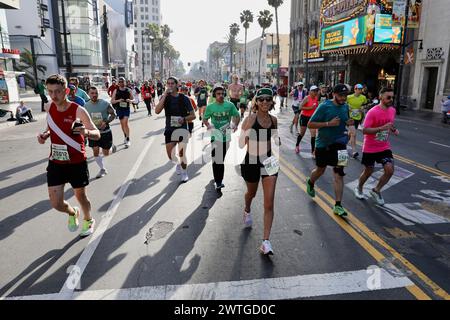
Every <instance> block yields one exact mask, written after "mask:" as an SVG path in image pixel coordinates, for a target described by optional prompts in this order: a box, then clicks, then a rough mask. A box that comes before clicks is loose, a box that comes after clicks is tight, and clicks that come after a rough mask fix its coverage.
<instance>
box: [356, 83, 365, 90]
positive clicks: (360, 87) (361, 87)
mask: <svg viewBox="0 0 450 320" xmlns="http://www.w3.org/2000/svg"><path fill="white" fill-rule="evenodd" d="M363 88H364V86H363V85H362V84H359V83H358V84H357V85H355V89H363Z"/></svg>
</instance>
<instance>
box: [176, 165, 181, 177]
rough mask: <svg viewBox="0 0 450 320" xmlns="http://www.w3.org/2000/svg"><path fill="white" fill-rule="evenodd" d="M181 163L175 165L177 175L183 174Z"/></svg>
mask: <svg viewBox="0 0 450 320" xmlns="http://www.w3.org/2000/svg"><path fill="white" fill-rule="evenodd" d="M181 170H182V169H181V164H177V166H176V167H175V171H176V173H177V175H180V174H181Z"/></svg>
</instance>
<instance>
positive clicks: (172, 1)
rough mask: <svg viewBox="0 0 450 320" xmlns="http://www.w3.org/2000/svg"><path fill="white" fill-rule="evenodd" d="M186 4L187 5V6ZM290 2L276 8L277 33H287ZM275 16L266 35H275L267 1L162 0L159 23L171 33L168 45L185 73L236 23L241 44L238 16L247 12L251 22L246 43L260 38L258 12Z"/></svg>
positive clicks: (241, 35) (223, 40) (221, 39)
mask: <svg viewBox="0 0 450 320" xmlns="http://www.w3.org/2000/svg"><path fill="white" fill-rule="evenodd" d="M187 2H188V3H187ZM290 6H291V1H290V0H284V3H283V4H282V6H281V7H280V8H279V9H278V21H279V29H280V34H288V33H289V23H290V21H289V20H290ZM265 9H267V10H270V11H271V12H272V13H273V14H274V21H273V23H272V27H271V28H269V29H268V30H267V32H269V33H271V32H274V33H275V32H276V25H275V12H274V9H273V8H272V7H270V6H269V5H268V4H267V0H191V1H180V0H161V14H162V23H163V24H168V25H169V27H170V28H171V29H172V30H173V33H172V34H171V35H170V42H171V43H172V45H173V46H174V47H175V49H176V50H178V51H179V52H180V55H181V56H180V59H181V60H182V61H183V63H184V66H185V68H186V70H189V67H188V66H187V63H188V62H196V61H200V60H205V61H206V50H207V49H208V46H209V44H210V43H213V42H214V41H220V42H226V39H225V37H226V35H227V33H228V32H229V26H230V25H231V24H232V23H234V22H236V23H237V24H239V25H240V27H241V31H240V32H239V34H238V40H239V41H241V42H242V43H243V42H244V38H245V36H244V35H245V32H244V28H243V27H242V25H241V22H240V13H241V12H242V11H244V10H250V11H252V12H253V15H254V22H253V23H252V24H251V25H250V28H249V29H248V41H251V40H253V39H255V38H258V37H260V36H261V28H260V26H259V24H258V21H257V18H256V17H257V15H258V13H259V11H261V10H265Z"/></svg>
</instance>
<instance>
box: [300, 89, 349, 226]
mask: <svg viewBox="0 0 450 320" xmlns="http://www.w3.org/2000/svg"><path fill="white" fill-rule="evenodd" d="M349 93H350V90H349V89H348V87H347V86H346V85H344V84H338V85H336V86H335V87H334V89H333V100H327V101H325V102H323V103H322V104H320V105H319V107H318V108H317V110H316V111H315V112H314V114H313V116H312V117H311V119H310V121H309V123H308V128H309V129H318V135H317V138H316V168H315V169H314V170H313V171H312V173H311V176H310V177H309V178H308V179H307V181H306V188H307V193H308V194H309V195H310V196H311V197H313V198H314V197H315V195H316V192H315V190H314V186H315V183H316V182H317V180H318V179H319V178H320V177H321V176H322V175H323V174H324V173H325V171H326V169H327V166H331V167H333V172H334V190H335V199H336V203H335V205H334V207H333V212H334V213H335V214H336V215H338V216H341V217H342V216H346V215H347V212H346V211H345V209H344V207H343V206H342V194H343V192H344V176H345V173H344V168H345V167H346V166H347V165H348V152H347V143H348V133H347V129H346V127H347V126H351V125H353V120H352V119H350V117H349V113H348V110H349V107H348V104H347V103H346V101H347V95H348V94H349Z"/></svg>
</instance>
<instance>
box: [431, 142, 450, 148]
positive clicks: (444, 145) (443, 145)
mask: <svg viewBox="0 0 450 320" xmlns="http://www.w3.org/2000/svg"><path fill="white" fill-rule="evenodd" d="M428 143H431V144H435V145H438V146H441V147H446V148H450V146H448V145H446V144H442V143H437V142H434V141H429V142H428Z"/></svg>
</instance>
